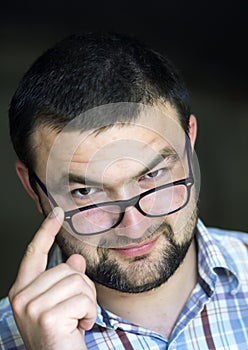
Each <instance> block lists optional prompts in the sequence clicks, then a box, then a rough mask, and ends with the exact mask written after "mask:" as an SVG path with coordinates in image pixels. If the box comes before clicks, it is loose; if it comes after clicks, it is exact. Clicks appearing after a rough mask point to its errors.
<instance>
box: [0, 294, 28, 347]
mask: <svg viewBox="0 0 248 350" xmlns="http://www.w3.org/2000/svg"><path fill="white" fill-rule="evenodd" d="M0 349H2V350H8V349H9V350H15V349H18V350H24V349H25V347H24V344H23V341H22V338H21V336H20V333H19V332H18V329H17V327H16V323H15V320H14V316H13V313H12V309H11V306H10V303H9V299H8V298H5V299H2V300H0Z"/></svg>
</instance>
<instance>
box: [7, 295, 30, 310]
mask: <svg viewBox="0 0 248 350" xmlns="http://www.w3.org/2000/svg"><path fill="white" fill-rule="evenodd" d="M10 302H11V307H12V309H13V311H14V313H15V314H20V313H21V312H22V310H23V309H24V308H25V304H26V299H25V297H24V295H23V293H18V294H16V295H14V296H12V298H11V300H10Z"/></svg>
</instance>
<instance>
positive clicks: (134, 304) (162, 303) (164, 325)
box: [96, 241, 197, 337]
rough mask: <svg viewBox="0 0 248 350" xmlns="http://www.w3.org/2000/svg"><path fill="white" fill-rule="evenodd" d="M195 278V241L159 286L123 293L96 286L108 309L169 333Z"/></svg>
mask: <svg viewBox="0 0 248 350" xmlns="http://www.w3.org/2000/svg"><path fill="white" fill-rule="evenodd" d="M196 281H197V257H196V246H195V242H194V241H193V242H192V244H191V246H190V248H189V250H188V252H187V254H186V257H185V259H184V261H183V262H182V264H181V265H180V267H179V268H178V269H177V270H176V272H175V273H174V275H173V276H171V277H170V279H169V280H168V281H167V282H166V283H164V284H163V285H161V286H160V287H158V288H156V289H153V290H151V291H149V292H145V293H139V294H129V293H122V292H119V291H116V290H113V289H110V288H107V287H105V286H102V285H99V284H98V285H96V289H97V296H98V302H99V304H100V305H101V306H102V307H103V308H105V309H106V310H109V311H110V312H112V313H114V314H116V315H118V316H120V317H121V318H123V319H125V320H127V321H129V322H131V323H134V324H136V325H139V326H142V327H144V328H147V329H150V330H152V331H155V332H157V333H159V334H161V335H163V336H165V337H169V336H170V334H171V332H172V330H173V328H174V325H175V323H176V321H177V319H178V317H179V315H180V313H181V312H182V309H183V307H184V306H185V304H186V302H187V300H188V298H189V296H190V294H191V292H192V290H193V288H194V287H195V285H196ZM147 315H149V317H147Z"/></svg>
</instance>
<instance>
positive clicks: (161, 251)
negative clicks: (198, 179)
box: [56, 209, 197, 293]
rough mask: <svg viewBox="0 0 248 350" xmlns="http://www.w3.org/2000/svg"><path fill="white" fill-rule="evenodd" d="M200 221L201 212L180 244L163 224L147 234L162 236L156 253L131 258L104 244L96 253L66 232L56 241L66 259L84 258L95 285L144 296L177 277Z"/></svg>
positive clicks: (192, 220) (195, 212)
mask: <svg viewBox="0 0 248 350" xmlns="http://www.w3.org/2000/svg"><path fill="white" fill-rule="evenodd" d="M196 222H197V209H196V210H195V211H194V212H193V214H192V215H191V217H190V218H189V220H188V222H187V224H186V225H185V227H184V229H183V233H182V236H183V239H182V240H181V241H180V242H178V241H177V239H176V234H175V233H174V232H173V229H172V227H171V225H169V224H168V223H167V222H165V221H163V222H162V224H160V226H159V228H157V229H156V230H155V231H154V230H149V231H152V232H153V233H146V234H145V235H144V237H146V236H149V238H151V237H152V236H155V235H156V236H157V235H158V234H159V235H160V237H159V239H158V241H159V242H160V244H156V247H154V248H153V251H152V252H150V253H148V254H146V255H142V256H138V257H134V258H130V259H125V258H123V257H119V256H118V257H117V256H116V254H113V251H114V250H113V249H109V248H104V245H101V246H98V247H97V248H95V250H94V252H92V251H91V249H89V245H88V246H87V243H84V242H80V243H81V244H80V245H79V244H78V243H77V242H78V241H76V243H75V241H74V242H73V241H72V240H71V239H70V237H69V238H68V236H66V235H64V234H63V232H61V233H59V234H58V235H57V237H56V241H57V244H58V245H59V247H60V248H61V250H62V252H63V253H64V255H65V256H67V257H69V256H70V255H71V254H75V253H76V254H81V255H83V256H84V258H85V259H86V266H87V268H86V274H87V276H88V277H89V278H90V279H91V280H92V281H93V282H95V283H99V284H101V285H103V286H105V287H108V288H111V289H114V290H117V291H119V292H122V293H143V292H148V291H150V290H152V289H155V288H158V287H160V286H161V285H162V284H164V283H165V282H167V281H168V280H169V278H170V277H171V276H172V275H174V273H175V272H176V270H177V269H178V268H179V266H180V265H181V264H182V262H183V260H184V258H185V256H186V254H187V252H188V249H189V247H190V245H191V243H192V240H193V238H194V232H195V227H196ZM144 237H143V239H142V240H144ZM123 238H124V237H123ZM123 238H122V239H123ZM129 243H134V241H132V242H129ZM136 243H139V242H136Z"/></svg>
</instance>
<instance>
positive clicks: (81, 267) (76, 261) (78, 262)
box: [66, 254, 86, 273]
mask: <svg viewBox="0 0 248 350" xmlns="http://www.w3.org/2000/svg"><path fill="white" fill-rule="evenodd" d="M66 263H67V264H68V265H70V266H71V267H72V268H73V269H75V270H77V271H79V272H81V273H85V270H86V261H85V259H84V257H83V256H82V255H80V254H73V255H71V256H70V257H69V258H68V259H67V261H66Z"/></svg>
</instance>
